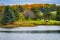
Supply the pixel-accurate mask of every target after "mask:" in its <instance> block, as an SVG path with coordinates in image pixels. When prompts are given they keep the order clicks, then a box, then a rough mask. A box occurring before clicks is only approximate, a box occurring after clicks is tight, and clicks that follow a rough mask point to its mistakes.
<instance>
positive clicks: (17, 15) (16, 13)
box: [12, 9, 20, 21]
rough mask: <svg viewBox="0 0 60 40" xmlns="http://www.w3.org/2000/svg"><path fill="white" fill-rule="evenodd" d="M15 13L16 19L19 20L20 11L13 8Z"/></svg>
mask: <svg viewBox="0 0 60 40" xmlns="http://www.w3.org/2000/svg"><path fill="white" fill-rule="evenodd" d="M12 11H13V13H14V16H15V21H18V20H19V18H20V17H19V15H20V14H19V11H17V10H15V9H12Z"/></svg>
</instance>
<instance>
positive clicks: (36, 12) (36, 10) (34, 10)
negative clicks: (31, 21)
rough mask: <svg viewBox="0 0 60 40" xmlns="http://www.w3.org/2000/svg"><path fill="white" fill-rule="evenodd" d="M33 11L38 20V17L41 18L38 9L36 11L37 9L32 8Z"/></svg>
mask: <svg viewBox="0 0 60 40" xmlns="http://www.w3.org/2000/svg"><path fill="white" fill-rule="evenodd" d="M31 11H32V12H33V13H34V14H35V16H36V19H38V17H39V15H38V13H39V12H40V11H39V10H38V9H36V8H35V7H32V8H31Z"/></svg>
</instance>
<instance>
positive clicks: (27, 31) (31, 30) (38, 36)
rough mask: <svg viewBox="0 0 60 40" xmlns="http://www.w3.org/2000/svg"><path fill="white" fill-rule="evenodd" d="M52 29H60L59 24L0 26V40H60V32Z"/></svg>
mask: <svg viewBox="0 0 60 40" xmlns="http://www.w3.org/2000/svg"><path fill="white" fill-rule="evenodd" d="M54 30H60V26H37V27H19V28H12V29H5V28H0V40H60V32H54ZM2 31H3V32H2ZM37 31H38V32H37ZM42 31H43V32H42ZM44 31H49V32H44ZM50 31H53V32H50Z"/></svg>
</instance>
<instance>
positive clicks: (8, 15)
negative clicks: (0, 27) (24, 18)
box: [2, 6, 15, 24]
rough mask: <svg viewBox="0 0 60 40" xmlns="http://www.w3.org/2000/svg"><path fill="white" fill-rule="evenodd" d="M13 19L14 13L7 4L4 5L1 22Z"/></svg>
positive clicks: (8, 21)
mask: <svg viewBox="0 0 60 40" xmlns="http://www.w3.org/2000/svg"><path fill="white" fill-rule="evenodd" d="M14 20H15V15H14V13H13V11H12V9H11V8H10V7H9V6H6V7H5V11H4V13H3V15H2V24H7V23H11V22H14Z"/></svg>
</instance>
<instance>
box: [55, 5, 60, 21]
mask: <svg viewBox="0 0 60 40" xmlns="http://www.w3.org/2000/svg"><path fill="white" fill-rule="evenodd" d="M56 20H57V21H60V6H57V14H56Z"/></svg>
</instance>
